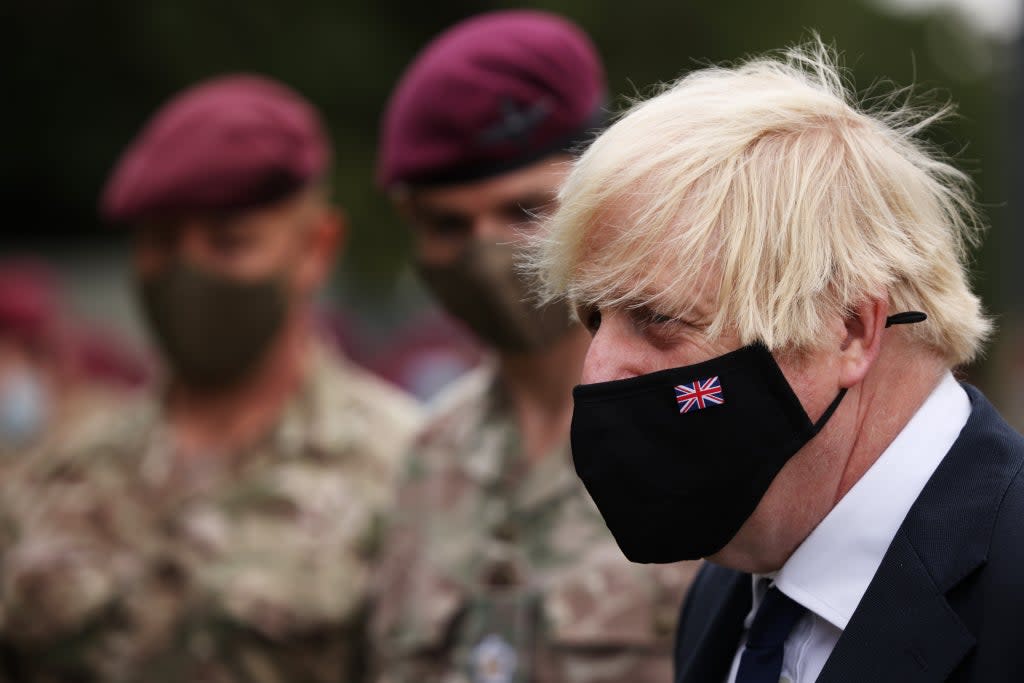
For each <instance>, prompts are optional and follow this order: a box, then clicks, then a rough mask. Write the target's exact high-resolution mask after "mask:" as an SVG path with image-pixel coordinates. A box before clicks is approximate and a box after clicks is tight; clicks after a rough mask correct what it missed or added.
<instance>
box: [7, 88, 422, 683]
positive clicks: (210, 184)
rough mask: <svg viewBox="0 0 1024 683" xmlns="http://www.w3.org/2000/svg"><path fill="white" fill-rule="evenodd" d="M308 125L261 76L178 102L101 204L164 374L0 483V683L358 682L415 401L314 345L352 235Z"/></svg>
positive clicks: (134, 148) (129, 158)
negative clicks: (0, 486)
mask: <svg viewBox="0 0 1024 683" xmlns="http://www.w3.org/2000/svg"><path fill="white" fill-rule="evenodd" d="M328 149H329V143H328V141H327V138H326V136H325V134H324V132H323V130H322V128H321V124H320V122H319V119H318V116H317V114H316V113H315V111H314V110H313V109H312V107H311V106H310V105H309V104H308V103H307V102H305V101H304V100H303V99H302V98H300V97H299V96H298V95H297V94H296V93H294V92H292V91H291V90H289V89H287V88H286V87H284V86H282V85H280V84H278V83H275V82H272V81H270V80H267V79H265V78H261V77H256V76H247V75H238V76H229V77H223V78H219V79H216V80H213V81H210V82H207V83H204V84H201V85H199V86H197V87H195V88H193V89H190V90H188V91H186V92H185V93H183V94H181V95H179V96H178V97H177V98H175V99H173V100H172V101H171V102H170V103H168V104H167V105H166V106H165V107H164V108H163V109H162V110H161V111H160V112H159V113H157V115H156V116H155V117H154V118H153V120H152V121H151V122H150V123H149V124H148V125H147V126H146V128H145V129H144V130H143V131H142V133H141V134H140V135H139V136H138V138H137V139H136V140H135V141H134V142H133V143H132V144H131V146H130V147H129V148H128V149H127V151H126V152H125V154H124V156H123V157H122V158H121V160H120V162H119V163H118V165H117V167H116V169H115V170H114V172H113V174H112V176H111V178H110V180H109V184H108V186H107V188H106V192H105V194H104V197H103V201H102V208H103V211H104V214H105V216H106V217H107V218H108V219H109V220H110V221H111V222H115V223H122V224H126V225H128V226H130V227H131V228H132V229H133V237H134V270H135V274H136V278H137V281H138V289H139V294H140V300H141V304H142V309H143V311H144V313H145V315H146V319H147V322H148V323H149V326H150V328H151V330H152V332H153V334H154V336H155V339H156V341H157V343H158V347H159V350H160V351H161V353H162V356H163V358H164V359H165V360H166V366H167V377H166V382H165V383H164V385H163V387H162V389H161V391H160V392H159V393H158V394H157V395H156V396H154V397H152V399H151V400H144V401H138V402H137V403H136V404H134V405H127V406H124V407H123V408H122V409H120V410H118V411H116V412H112V413H111V414H110V415H108V416H107V419H106V420H104V421H101V422H98V423H97V422H94V423H92V424H90V425H89V428H87V429H85V428H83V430H82V432H81V434H79V435H78V438H77V440H76V442H75V443H74V444H73V447H71V448H69V449H67V450H66V451H65V452H61V453H57V454H54V455H53V456H52V457H47V458H45V459H42V460H41V462H40V463H39V466H38V467H35V468H33V470H32V471H31V472H30V473H28V474H27V475H26V476H25V477H23V478H22V479H21V480H19V481H17V482H12V483H7V484H5V487H4V488H5V490H4V491H3V501H4V505H5V507H6V508H7V509H6V512H5V516H6V518H5V519H3V520H0V542H3V541H5V542H6V546H7V547H6V549H4V550H0V560H2V567H0V580H2V593H0V596H2V601H3V602H2V605H0V671H2V672H3V673H2V674H0V678H3V676H4V675H6V677H7V678H8V679H9V680H11V681H19V682H21V681H26V682H34V681H71V680H74V681H102V682H104V683H105V682H108V681H109V682H114V681H117V682H120V681H125V682H132V683H135V682H140V681H146V682H150V681H157V682H159V681H197V682H206V681H209V682H211V683H214V682H215V683H221V682H228V681H231V682H234V681H246V682H253V683H278V682H285V681H288V682H293V681H294V682H299V681H303V682H305V681H354V680H359V679H360V677H361V669H362V668H363V666H364V660H365V650H366V647H365V635H366V633H365V618H366V613H367V586H368V582H369V579H370V575H371V571H372V570H371V567H372V562H373V560H374V555H375V550H376V547H377V544H378V533H379V528H380V523H381V516H382V514H384V513H386V511H387V510H389V509H390V507H391V505H392V504H393V485H394V474H395V472H396V468H397V464H398V458H399V456H400V455H401V454H402V453H404V452H405V451H406V450H407V448H408V445H409V439H410V438H411V435H412V433H413V432H414V430H415V429H416V428H417V426H418V409H417V408H416V406H415V404H414V403H413V402H412V401H411V400H410V399H408V398H407V397H406V396H404V395H403V394H400V393H399V392H397V391H396V390H393V389H391V388H389V387H388V386H386V385H384V384H383V383H381V382H380V381H378V380H376V379H374V378H372V377H370V376H369V375H368V374H367V373H365V372H364V371H362V370H360V369H357V368H356V367H354V366H352V365H351V364H350V363H348V362H346V361H345V360H344V359H343V358H341V357H339V356H337V355H335V354H334V353H333V352H332V351H331V350H329V349H328V348H327V347H326V346H325V345H323V344H321V343H319V342H318V341H317V339H316V334H315V332H314V330H313V328H312V325H311V309H312V304H313V302H312V299H313V294H314V292H315V291H316V290H317V288H318V287H319V286H320V285H321V284H322V283H323V282H324V280H325V279H326V278H327V276H328V273H329V271H330V269H331V266H332V263H333V262H334V257H335V254H336V249H337V247H338V245H339V243H340V241H341V240H342V237H343V228H344V226H343V223H342V220H341V218H340V215H339V213H338V212H336V211H335V210H333V209H332V208H331V206H330V204H329V202H328V199H327V196H326V187H325V174H326V172H327V168H328V160H329V159H328V158H329V153H328Z"/></svg>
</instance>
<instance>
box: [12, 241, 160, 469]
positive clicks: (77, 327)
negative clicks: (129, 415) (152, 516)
mask: <svg viewBox="0 0 1024 683" xmlns="http://www.w3.org/2000/svg"><path fill="white" fill-rule="evenodd" d="M84 330H85V326H84V325H82V324H81V323H80V322H79V321H77V320H75V319H74V318H73V316H72V315H71V314H70V312H69V311H68V310H67V308H66V307H65V305H64V303H63V296H62V291H61V286H60V281H59V278H58V276H57V273H56V272H55V271H54V270H53V269H52V268H50V267H49V266H48V265H47V264H45V263H43V262H41V261H38V260H35V259H27V258H19V259H12V260H6V261H3V262H0V479H2V478H3V476H4V475H5V473H6V470H7V469H8V467H11V466H14V465H20V464H21V463H22V461H23V460H24V459H25V458H26V457H28V456H29V455H32V454H35V453H37V452H40V451H45V450H48V449H50V448H52V447H53V446H54V445H55V444H58V443H59V442H60V441H61V440H62V439H64V438H66V437H67V435H68V434H69V433H73V432H74V429H75V426H76V425H77V424H79V423H80V422H81V421H82V420H86V419H89V417H90V416H91V415H92V414H93V413H95V412H96V411H99V410H103V409H105V408H107V407H109V404H110V402H111V401H114V400H117V399H118V398H119V397H120V395H121V394H122V393H123V391H124V390H125V389H126V388H127V387H126V386H125V383H124V382H115V381H113V380H112V379H109V378H108V377H106V376H102V375H101V374H100V373H98V372H95V365H94V364H91V363H90V362H89V361H90V360H91V359H92V358H93V357H96V356H97V355H98V354H96V353H93V354H92V355H91V356H90V355H88V354H87V353H86V351H87V349H85V348H84V344H83V343H82V340H83V335H84ZM110 345H112V344H110ZM96 348H97V350H101V349H100V347H99V346H98V345H96ZM120 351H124V353H118V352H120ZM107 357H108V358H110V359H111V360H112V361H113V360H117V361H124V362H123V363H122V366H123V367H124V368H125V369H134V370H136V371H137V372H140V373H141V371H142V366H141V364H139V363H136V364H134V365H133V364H132V361H138V359H137V358H134V357H133V356H132V355H131V354H129V353H128V352H127V349H126V348H125V349H121V348H116V349H115V348H112V349H111V350H110V352H109V353H108V354H107ZM140 378H141V376H140Z"/></svg>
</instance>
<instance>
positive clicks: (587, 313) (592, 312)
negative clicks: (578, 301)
mask: <svg viewBox="0 0 1024 683" xmlns="http://www.w3.org/2000/svg"><path fill="white" fill-rule="evenodd" d="M580 320H581V321H583V326H584V327H585V328H587V330H588V331H589V332H590V334H596V333H597V330H598V328H600V327H601V311H599V310H597V309H596V308H591V309H588V310H584V311H580Z"/></svg>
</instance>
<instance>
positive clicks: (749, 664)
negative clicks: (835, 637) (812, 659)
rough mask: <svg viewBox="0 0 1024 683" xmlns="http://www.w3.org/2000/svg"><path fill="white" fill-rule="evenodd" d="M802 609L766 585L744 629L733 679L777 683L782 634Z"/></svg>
mask: <svg viewBox="0 0 1024 683" xmlns="http://www.w3.org/2000/svg"><path fill="white" fill-rule="evenodd" d="M806 611H807V610H806V609H804V608H803V607H802V606H801V605H799V604H798V603H796V602H794V601H793V600H792V599H791V598H790V597H789V596H788V595H786V594H785V593H783V592H782V591H780V590H779V589H778V588H775V587H774V586H773V587H771V588H769V589H768V592H767V593H765V595H764V600H762V601H761V605H760V606H759V607H758V608H757V614H755V615H754V623H752V624H751V625H750V631H748V632H747V646H746V648H745V649H744V650H743V656H742V657H740V668H739V671H738V672H737V673H736V683H779V677H780V676H781V675H782V654H783V647H784V646H785V644H786V638H787V637H788V636H789V632H790V631H792V630H793V627H794V626H796V622H798V621H800V617H802V616H803V614H804V612H806Z"/></svg>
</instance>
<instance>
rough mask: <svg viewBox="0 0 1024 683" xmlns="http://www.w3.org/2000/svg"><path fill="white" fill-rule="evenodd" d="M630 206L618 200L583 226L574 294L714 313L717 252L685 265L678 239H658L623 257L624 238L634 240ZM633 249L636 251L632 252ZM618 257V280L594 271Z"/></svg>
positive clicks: (583, 301) (586, 300)
mask: <svg viewBox="0 0 1024 683" xmlns="http://www.w3.org/2000/svg"><path fill="white" fill-rule="evenodd" d="M634 217H635V216H634V214H632V213H631V212H630V211H629V210H628V208H625V207H622V206H619V207H616V208H613V209H611V210H608V211H603V212H601V213H599V214H595V216H594V218H593V220H591V221H589V222H588V223H587V225H586V226H585V231H584V235H583V240H582V248H581V251H580V258H579V260H578V262H577V264H576V268H575V269H574V276H573V278H572V280H573V282H572V286H571V287H570V289H571V290H572V298H573V299H574V301H575V303H577V304H580V305H594V304H596V305H602V304H614V305H615V306H626V307H629V306H656V307H658V308H659V312H661V313H665V314H676V315H678V314H682V313H694V312H696V313H699V314H701V315H711V314H712V313H713V311H714V310H715V308H716V306H717V295H718V292H719V289H720V283H719V278H718V276H719V275H720V268H719V266H718V264H717V263H716V262H715V260H714V255H712V254H707V257H706V258H705V259H702V261H703V262H704V266H703V267H702V268H699V269H696V272H694V269H686V270H683V269H681V268H680V267H679V265H678V263H679V262H680V261H683V260H687V259H683V258H681V257H682V256H683V255H682V254H679V253H678V249H679V248H680V247H679V246H678V242H677V241H675V240H672V241H669V242H668V243H665V244H661V245H656V246H655V247H654V248H652V249H651V255H650V256H648V255H639V256H637V257H636V258H629V256H630V255H629V254H627V255H626V257H625V258H621V256H622V251H623V244H624V243H625V244H627V245H628V244H630V243H633V242H636V240H635V239H631V238H635V237H636V235H635V233H636V231H638V230H642V229H643V228H642V226H640V225H637V224H636V223H635V222H631V221H633V220H634ZM634 255H635V254H634ZM612 259H617V260H619V263H617V264H616V265H617V266H618V268H617V270H618V272H617V275H616V281H615V282H614V284H611V283H609V282H608V281H607V280H606V279H604V278H596V277H593V276H594V275H597V274H598V273H602V272H607V270H608V269H607V264H608V262H609V260H612Z"/></svg>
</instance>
